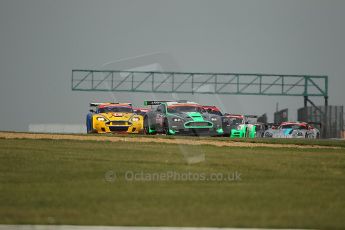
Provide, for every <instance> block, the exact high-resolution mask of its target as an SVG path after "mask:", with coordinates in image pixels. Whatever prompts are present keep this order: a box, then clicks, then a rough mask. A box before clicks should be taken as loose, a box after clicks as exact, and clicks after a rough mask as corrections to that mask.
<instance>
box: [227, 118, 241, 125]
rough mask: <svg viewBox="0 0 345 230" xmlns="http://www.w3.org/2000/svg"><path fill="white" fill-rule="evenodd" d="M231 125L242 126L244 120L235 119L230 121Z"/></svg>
mask: <svg viewBox="0 0 345 230" xmlns="http://www.w3.org/2000/svg"><path fill="white" fill-rule="evenodd" d="M229 123H230V124H231V125H238V124H242V123H243V119H242V118H237V117H233V118H230V119H229Z"/></svg>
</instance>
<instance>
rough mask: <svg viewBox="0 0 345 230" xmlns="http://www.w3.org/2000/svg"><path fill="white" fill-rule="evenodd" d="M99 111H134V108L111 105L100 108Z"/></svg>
mask: <svg viewBox="0 0 345 230" xmlns="http://www.w3.org/2000/svg"><path fill="white" fill-rule="evenodd" d="M98 111H99V112H100V113H112V112H115V113H119V112H120V113H133V109H132V108H131V107H124V106H111V107H103V108H99V109H98Z"/></svg>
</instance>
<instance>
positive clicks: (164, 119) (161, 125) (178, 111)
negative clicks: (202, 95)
mask: <svg viewBox="0 0 345 230" xmlns="http://www.w3.org/2000/svg"><path fill="white" fill-rule="evenodd" d="M145 105H158V106H157V107H156V108H155V109H153V110H151V111H149V112H148V113H147V114H146V115H145V117H144V131H145V133H146V134H155V133H163V134H167V135H174V134H194V135H199V134H208V135H222V134H223V128H222V117H221V116H219V115H216V114H211V113H208V112H207V111H206V110H205V109H203V107H202V106H201V105H199V104H197V103H195V102H189V101H146V102H145Z"/></svg>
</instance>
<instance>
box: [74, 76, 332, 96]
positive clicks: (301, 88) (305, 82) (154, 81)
mask: <svg viewBox="0 0 345 230" xmlns="http://www.w3.org/2000/svg"><path fill="white" fill-rule="evenodd" d="M72 90H77V91H116V92H141V93H152V92H153V93H190V94H236V95H266V96H304V97H308V96H322V97H325V99H326V100H327V97H328V77H327V76H312V75H281V74H239V73H185V72H151V71H150V72H146V71H117V70H73V71H72Z"/></svg>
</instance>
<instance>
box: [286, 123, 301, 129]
mask: <svg viewBox="0 0 345 230" xmlns="http://www.w3.org/2000/svg"><path fill="white" fill-rule="evenodd" d="M281 128H282V129H307V128H306V127H305V126H304V125H296V124H289V125H282V126H281Z"/></svg>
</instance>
